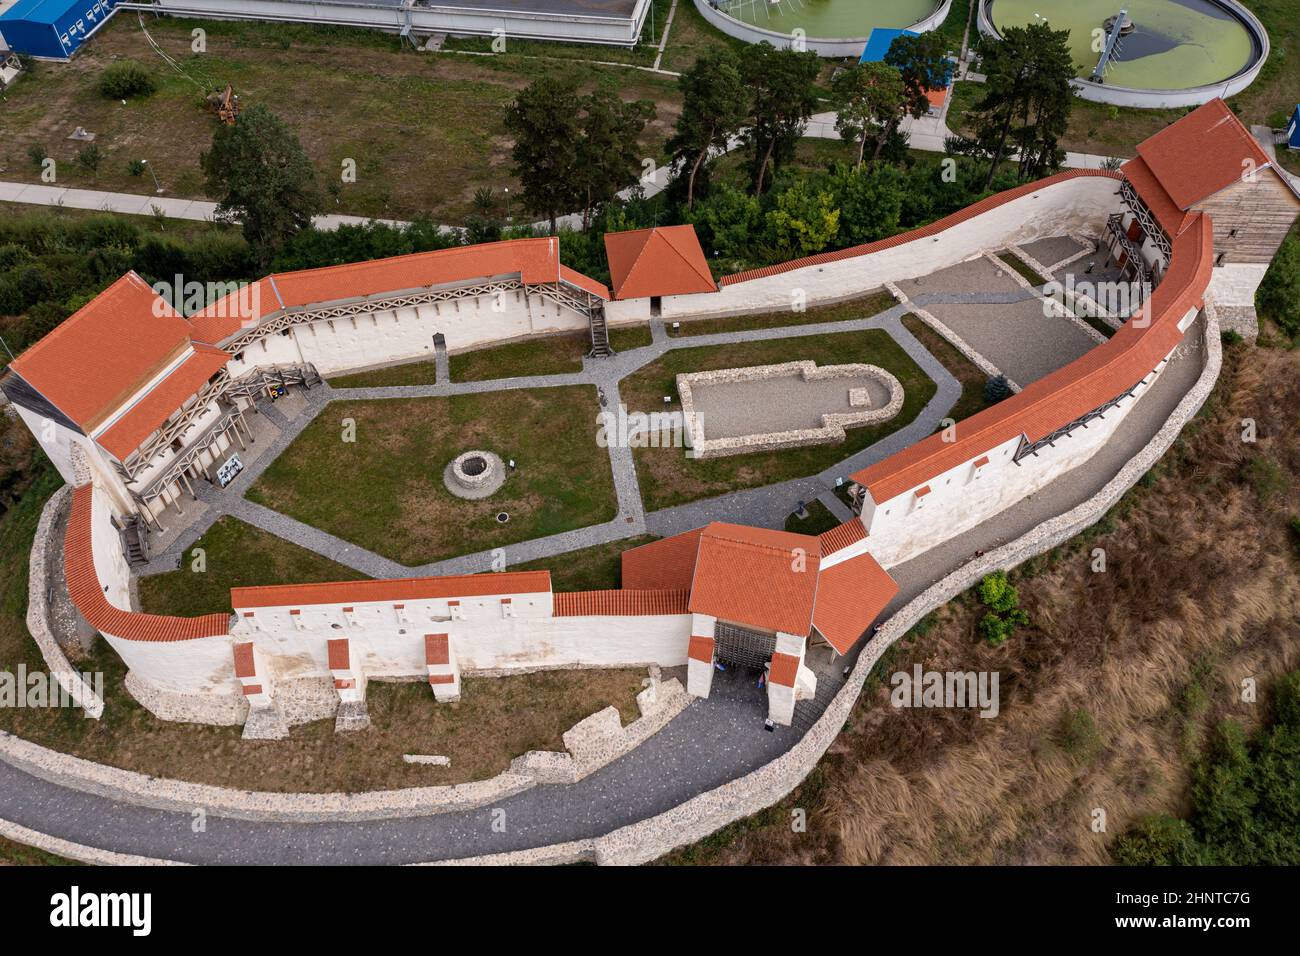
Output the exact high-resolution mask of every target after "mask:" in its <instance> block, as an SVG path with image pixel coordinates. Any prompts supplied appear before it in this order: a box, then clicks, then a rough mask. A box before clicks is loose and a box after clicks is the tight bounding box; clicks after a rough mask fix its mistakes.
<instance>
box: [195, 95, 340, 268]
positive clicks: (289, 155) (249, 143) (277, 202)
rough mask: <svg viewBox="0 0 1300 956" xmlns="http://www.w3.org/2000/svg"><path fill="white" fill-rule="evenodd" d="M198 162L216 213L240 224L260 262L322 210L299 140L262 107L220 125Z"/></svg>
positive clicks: (312, 172) (319, 197)
mask: <svg viewBox="0 0 1300 956" xmlns="http://www.w3.org/2000/svg"><path fill="white" fill-rule="evenodd" d="M199 163H200V166H201V167H202V169H203V173H204V175H205V177H206V179H205V183H204V188H205V190H206V192H207V194H208V195H209V196H211V197H212V198H213V199H216V200H217V217H218V218H219V219H223V220H225V221H228V222H229V221H235V220H238V221H239V222H241V223H242V225H243V231H244V238H245V239H247V240H248V245H249V248H250V249H251V250H252V252H253V255H254V257H255V259H256V260H257V262H258V264H259V265H261V266H265V265H267V264H268V263H269V262H270V261H271V258H272V257H273V256H274V255H275V253H276V252H277V251H278V250H279V249H280V248H281V247H282V246H283V245H284V243H285V242H287V241H288V240H289V239H290V238H292V237H293V236H294V235H295V234H296V233H297V232H298V231H300V230H302V229H306V228H307V227H308V226H310V225H311V221H312V217H313V216H315V215H316V214H317V213H318V212H320V210H321V206H322V199H321V194H320V192H319V190H318V189H317V188H316V174H315V171H314V170H313V169H312V165H311V161H310V160H309V159H308V158H307V153H306V151H305V150H304V149H303V148H302V143H300V142H299V141H298V137H297V136H295V135H294V134H293V131H292V130H290V129H289V127H288V126H287V125H285V123H284V121H283V120H281V119H280V117H278V116H276V115H275V114H274V113H272V112H271V111H270V110H269V109H267V108H266V107H265V106H261V105H258V106H254V107H252V108H250V109H248V110H245V111H244V112H243V113H241V114H240V116H239V122H238V123H236V124H235V125H234V126H226V125H224V124H222V125H219V126H218V127H217V131H216V133H215V134H213V137H212V148H211V149H210V150H208V151H207V152H206V153H203V154H202V155H201V156H200V157H199Z"/></svg>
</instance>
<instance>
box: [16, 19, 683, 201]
mask: <svg viewBox="0 0 1300 956" xmlns="http://www.w3.org/2000/svg"><path fill="white" fill-rule="evenodd" d="M147 23H148V28H149V32H150V33H151V34H152V35H153V37H154V38H155V39H156V40H157V41H158V43H159V45H160V46H161V47H162V48H163V49H164V50H165V51H166V52H167V53H168V54H169V55H171V56H173V57H175V58H176V59H177V60H178V61H179V62H180V63H181V64H182V66H184V68H185V69H186V70H187V71H188V73H189V74H190V75H191V76H192V77H193V80H194V82H191V79H187V78H186V77H183V76H180V75H178V74H176V73H174V72H171V71H170V70H168V69H167V67H166V66H165V65H164V64H163V63H162V61H161V60H160V59H159V57H158V56H157V54H155V53H154V52H153V51H152V50H151V49H150V47H149V45H148V42H147V41H146V39H145V37H144V36H143V35H142V33H141V32H140V28H139V25H138V23H137V21H136V18H135V17H134V16H121V17H116V18H115V19H114V20H113V21H111V22H110V23H109V24H108V25H107V26H105V27H104V29H102V30H100V31H99V33H97V34H96V36H95V38H94V41H93V42H91V43H88V44H87V45H86V47H85V49H83V50H82V51H81V52H80V53H79V54H78V55H77V57H76V58H75V59H74V60H72V61H71V62H70V63H66V64H61V63H36V64H35V65H34V68H33V70H32V71H31V73H30V75H28V76H26V77H24V78H23V81H22V82H21V83H18V84H16V85H15V86H14V88H13V89H12V90H11V91H10V92H9V93H8V96H7V102H6V103H5V104H4V109H3V110H0V176H2V177H3V178H4V179H6V180H20V181H23V182H37V181H38V179H39V174H40V169H39V167H38V166H36V165H35V164H33V163H32V162H31V160H30V159H29V158H28V150H29V148H31V147H34V146H42V147H44V148H45V149H46V150H48V151H49V155H51V156H52V157H53V158H54V159H55V160H56V161H57V162H58V167H57V172H58V183H59V184H60V185H67V186H74V187H78V188H85V189H103V190H112V191H120V192H129V193H140V194H145V193H149V192H151V191H152V185H153V184H152V181H151V180H150V179H149V177H148V176H147V175H145V176H143V177H138V176H131V175H130V173H129V172H128V168H127V167H128V163H129V162H130V161H132V160H137V159H148V160H149V164H150V165H151V166H152V167H153V168H154V170H155V171H156V172H157V175H158V177H159V179H160V180H161V182H162V185H163V187H164V188H165V189H166V193H165V194H164V195H166V196H169V197H190V198H200V197H203V190H202V185H203V184H202V174H201V172H200V169H199V154H200V152H202V151H203V150H205V149H207V148H208V145H209V143H210V142H211V139H212V134H213V131H214V130H215V129H216V125H217V124H216V120H215V118H214V117H213V116H211V115H210V114H208V113H207V112H206V111H205V109H204V107H203V103H202V100H203V93H204V92H205V90H204V89H203V88H204V87H206V86H208V85H221V86H224V85H225V84H226V83H231V84H233V85H234V88H235V91H236V92H237V93H239V95H240V97H241V99H242V102H243V104H244V105H245V107H249V106H253V105H255V104H259V103H261V104H266V105H268V106H270V107H271V108H272V109H274V110H275V111H276V112H277V113H278V114H279V115H280V116H281V117H282V118H283V119H284V120H285V121H286V122H287V123H288V124H289V125H290V126H291V127H292V128H293V129H294V131H295V132H296V133H297V134H298V136H299V138H300V139H301V140H302V142H303V145H304V147H305V148H306V150H307V154H308V155H309V156H310V157H311V158H312V160H313V162H314V163H315V164H316V168H317V172H318V173H319V176H320V183H321V185H322V186H324V185H326V184H329V183H332V182H333V183H338V182H339V181H340V173H341V170H342V163H343V162H344V160H347V159H352V160H354V161H355V162H356V167H357V180H356V182H355V183H350V184H344V185H342V192H341V193H340V194H339V196H338V203H337V205H333V206H332V208H331V209H330V210H328V211H332V212H337V213H345V214H353V215H364V216H377V217H385V218H397V219H413V218H417V217H420V216H427V217H431V218H433V219H434V220H435V221H439V222H449V223H457V222H460V221H461V220H462V219H463V218H464V217H465V216H466V215H467V214H468V213H469V212H470V211H471V209H472V206H471V199H472V197H473V195H474V191H475V190H476V189H478V188H480V187H490V188H492V189H494V190H496V191H497V192H498V195H500V190H501V189H502V188H504V187H509V188H510V190H511V191H512V192H516V191H517V188H518V186H517V183H516V181H515V179H514V177H513V176H512V175H511V174H510V165H511V160H510V146H511V142H510V139H509V137H508V136H507V135H506V132H505V128H504V126H503V124H502V116H503V110H504V108H505V106H506V104H507V103H508V102H510V101H511V100H512V99H513V98H514V96H515V94H516V92H517V91H518V90H520V89H522V88H523V87H524V86H526V85H527V84H528V83H530V82H531V81H532V80H534V79H536V78H537V77H540V76H543V75H550V76H558V77H560V78H572V79H574V80H576V81H577V82H578V83H579V85H580V87H581V88H582V89H583V90H585V91H590V90H592V89H594V88H596V87H604V88H608V89H611V90H614V91H616V92H617V93H618V94H619V95H620V96H622V97H623V98H624V99H629V100H631V99H647V100H654V101H655V102H656V103H657V104H658V116H657V118H656V119H655V120H654V121H653V122H652V123H651V124H649V125H648V126H647V128H646V131H645V134H644V136H643V141H642V147H643V148H644V149H645V150H646V153H645V155H647V156H658V155H659V154H660V152H661V151H662V144H663V142H664V140H665V139H666V138H667V136H668V135H669V134H670V132H671V128H672V126H673V124H674V123H675V122H676V115H677V112H678V110H679V104H680V97H679V95H678V93H677V87H676V83H675V81H674V79H673V78H672V77H667V76H659V75H656V74H653V73H648V72H645V71H641V70H631V69H628V68H626V67H602V66H595V65H590V64H585V63H578V62H576V61H566V60H562V59H561V60H533V59H526V58H524V57H518V56H513V57H479V56H464V55H458V54H423V53H417V52H415V51H414V50H412V49H411V48H410V47H409V45H408V46H406V47H405V48H404V47H403V46H402V44H403V42H404V41H402V40H400V39H399V38H398V37H396V36H392V35H389V34H384V33H380V32H377V31H367V30H345V29H338V28H334V29H331V28H317V27H310V26H306V25H302V26H297V25H293V24H283V23H275V24H271V23H267V24H257V23H236V22H220V21H202V20H190V19H185V20H170V19H150V20H148V21H147ZM196 27H201V28H202V29H204V30H206V31H207V53H205V54H203V55H196V54H194V53H192V52H191V49H190V44H191V36H190V33H191V31H192V30H193V29H195V28H196ZM593 49H594V48H593ZM115 59H128V60H135V61H137V62H139V63H141V64H143V65H144V66H145V67H146V68H148V69H149V70H150V71H151V72H152V73H153V74H154V75H155V76H156V77H157V79H158V90H157V92H155V93H154V94H153V95H151V96H149V97H146V98H144V99H137V100H131V101H129V102H128V103H127V105H126V106H123V105H122V104H121V103H120V102H119V101H116V100H107V99H105V98H104V97H102V96H101V95H100V94H99V92H98V90H97V88H96V84H97V81H98V78H99V75H100V74H101V73H102V72H103V70H104V68H105V67H106V66H107V65H108V64H109V63H110V62H112V61H114V60H115ZM344 64H346V66H345V67H344V66H343V65H344ZM74 126H84V127H85V128H86V129H88V130H91V131H92V132H95V133H96V134H98V138H97V139H96V141H95V142H96V145H97V146H98V147H99V148H100V150H101V151H102V152H103V154H104V158H103V161H102V163H101V164H100V166H99V169H98V171H97V172H94V173H92V172H90V171H87V170H85V169H82V168H81V167H79V166H78V165H77V163H76V162H75V157H76V154H77V152H78V148H79V145H78V144H76V143H73V142H69V141H68V140H67V136H68V135H69V134H70V133H71V132H72V129H73V127H74ZM513 212H514V215H515V217H516V218H517V219H523V218H532V217H531V216H527V214H526V213H524V212H523V211H522V210H521V209H519V208H518V205H517V204H516V208H515V209H514V210H513Z"/></svg>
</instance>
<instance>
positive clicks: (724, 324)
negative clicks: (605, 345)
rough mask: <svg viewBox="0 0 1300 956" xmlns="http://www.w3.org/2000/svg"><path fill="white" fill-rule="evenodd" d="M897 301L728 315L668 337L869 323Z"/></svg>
mask: <svg viewBox="0 0 1300 956" xmlns="http://www.w3.org/2000/svg"><path fill="white" fill-rule="evenodd" d="M895 304H896V303H895V302H894V297H893V296H892V295H890V294H889V293H888V292H885V291H883V290H881V291H877V292H870V293H868V294H867V295H864V296H862V297H861V298H858V299H852V300H850V301H848V302H840V303H838V304H836V305H826V306H821V307H819V308H816V309H807V310H805V311H803V312H794V311H786V312H764V313H762V314H760V315H729V316H724V317H722V318H718V319H696V320H693V321H690V322H683V323H682V325H681V328H680V329H678V330H677V331H675V332H674V331H673V330H672V326H671V325H670V326H669V331H668V334H669V335H673V336H690V335H712V334H714V333H715V332H741V331H747V330H751V329H773V328H779V327H781V326H787V325H815V324H817V323H818V322H847V321H850V320H852V319H869V318H871V316H873V315H879V314H880V313H881V312H884V311H886V310H887V309H891V308H893V307H894V305H895Z"/></svg>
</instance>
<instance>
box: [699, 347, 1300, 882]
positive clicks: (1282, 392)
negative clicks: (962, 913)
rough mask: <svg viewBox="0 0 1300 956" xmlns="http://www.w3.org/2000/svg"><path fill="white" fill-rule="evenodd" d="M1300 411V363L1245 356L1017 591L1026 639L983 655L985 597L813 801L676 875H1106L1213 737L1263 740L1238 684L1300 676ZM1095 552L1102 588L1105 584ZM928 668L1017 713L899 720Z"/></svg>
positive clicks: (862, 729)
mask: <svg viewBox="0 0 1300 956" xmlns="http://www.w3.org/2000/svg"><path fill="white" fill-rule="evenodd" d="M1298 401H1300V355H1297V354H1295V353H1284V352H1268V351H1262V350H1246V349H1244V348H1242V347H1234V348H1232V349H1230V350H1228V353H1227V355H1226V356H1225V364H1224V371H1223V375H1222V377H1221V379H1220V382H1219V386H1218V388H1217V389H1216V391H1215V393H1214V395H1213V396H1212V397H1211V399H1210V402H1209V403H1208V404H1207V406H1206V408H1205V409H1204V410H1203V412H1202V414H1201V415H1200V416H1199V417H1198V419H1197V420H1195V421H1194V422H1193V423H1192V424H1191V425H1190V426H1189V427H1188V428H1187V429H1186V430H1185V431H1184V433H1183V436H1182V437H1181V439H1180V440H1179V442H1178V443H1177V445H1175V447H1174V448H1173V449H1171V451H1170V452H1169V454H1167V455H1166V456H1165V459H1164V460H1163V461H1162V462H1161V463H1160V464H1159V465H1158V466H1157V468H1156V469H1155V470H1154V471H1153V472H1152V474H1151V475H1149V476H1148V477H1147V478H1146V479H1144V481H1143V482H1142V483H1141V484H1140V485H1139V486H1138V487H1137V488H1135V489H1134V490H1133V491H1132V492H1130V494H1129V495H1128V496H1127V497H1126V498H1125V499H1124V500H1123V501H1122V502H1121V503H1120V504H1119V505H1118V506H1117V507H1116V508H1115V509H1114V510H1113V511H1112V512H1111V514H1109V515H1108V516H1107V517H1106V519H1105V520H1104V521H1103V522H1102V523H1101V524H1099V525H1098V526H1097V527H1096V528H1094V529H1091V530H1090V531H1088V532H1086V533H1085V534H1084V535H1081V536H1080V537H1079V538H1076V539H1075V540H1074V541H1071V542H1069V543H1067V544H1066V545H1064V546H1062V547H1061V548H1059V549H1057V550H1056V551H1055V552H1053V553H1052V554H1050V555H1044V556H1043V557H1041V558H1038V559H1036V560H1034V561H1032V562H1030V563H1029V564H1027V565H1025V566H1023V567H1021V568H1020V569H1018V570H1017V571H1016V572H1014V573H1013V575H1012V578H1013V580H1014V582H1015V583H1016V584H1017V586H1018V587H1019V589H1020V594H1021V598H1022V604H1023V606H1024V607H1025V608H1026V609H1027V610H1028V611H1029V614H1030V617H1031V620H1032V622H1033V623H1032V625H1031V626H1030V627H1029V628H1026V629H1022V630H1021V631H1020V632H1019V633H1017V634H1016V635H1015V636H1014V637H1013V638H1012V639H1011V640H1010V641H1009V642H1008V643H1007V644H1006V645H1005V646H1004V647H1002V648H1000V649H997V650H994V649H991V648H988V647H987V646H984V645H983V644H981V643H979V642H978V639H977V633H976V630H975V625H976V621H977V620H978V617H979V614H980V610H981V609H980V608H979V607H978V605H977V602H976V601H975V599H974V598H973V596H971V595H967V596H964V597H963V598H961V599H958V600H957V601H954V602H952V603H951V604H950V605H948V606H946V607H944V608H941V609H940V610H939V611H937V612H936V613H935V614H934V615H933V616H932V617H931V618H930V619H927V621H926V622H923V625H922V626H920V627H918V628H917V629H916V630H915V631H914V632H913V634H912V635H911V637H910V639H909V640H908V641H907V643H906V644H905V645H900V646H897V647H896V648H895V649H894V651H893V652H892V653H891V654H890V655H889V656H888V657H887V659H886V660H884V661H882V663H881V665H880V666H879V667H878V669H877V674H876V675H873V680H872V681H871V682H870V683H869V684H868V686H867V690H866V691H865V693H864V699H863V700H862V701H861V703H860V704H859V706H858V707H857V709H856V710H855V711H854V713H853V715H852V717H851V719H850V721H849V724H848V726H847V727H846V729H845V731H844V733H843V734H842V735H841V736H840V738H839V739H838V740H837V741H836V743H835V745H834V746H833V748H832V750H831V752H830V753H829V754H828V756H827V757H826V759H825V760H824V761H823V762H822V764H821V765H820V766H819V768H818V771H817V772H816V773H815V774H814V776H813V777H812V778H810V782H809V783H806V784H805V785H804V786H803V787H802V788H801V789H800V791H796V793H795V794H793V795H792V796H791V798H790V799H789V800H787V801H785V802H784V803H783V804H782V805H781V806H780V807H779V808H775V809H773V810H770V811H768V812H766V813H764V814H760V815H758V817H756V818H752V819H751V820H748V821H742V823H741V824H738V825H736V826H735V827H733V828H730V829H729V831H724V833H723V834H719V835H715V837H714V838H711V839H710V840H709V841H706V843H705V844H701V845H699V846H697V847H694V848H691V849H690V850H688V851H686V852H684V853H682V854H678V855H677V856H676V857H675V859H677V860H679V861H688V862H695V861H700V860H708V861H711V862H726V863H756V862H782V863H814V862H816V863H858V864H876V863H889V864H921V863H932V864H933V863H938V864H970V863H986V864H988V863H991V864H1011V863H1020V864H1023V863H1031V864H1032V863H1036V864H1101V863H1107V862H1109V857H1108V853H1107V848H1108V846H1109V844H1110V843H1111V842H1112V840H1113V839H1114V837H1115V836H1116V835H1118V834H1120V833H1122V832H1124V830H1126V829H1127V828H1128V827H1129V826H1130V825H1131V824H1132V823H1133V821H1134V820H1135V819H1136V818H1137V817H1139V816H1141V815H1144V814H1148V813H1152V812H1155V811H1160V810H1164V811H1169V812H1173V813H1180V812H1182V811H1183V810H1184V809H1185V790H1186V784H1187V781H1188V771H1187V765H1188V761H1189V758H1192V757H1195V755H1196V754H1197V753H1198V752H1199V749H1200V746H1201V742H1202V739H1203V736H1204V733H1205V731H1206V730H1207V729H1208V728H1210V727H1211V726H1212V725H1214V724H1215V723H1217V722H1218V721H1219V720H1221V719H1224V718H1227V717H1231V718H1233V719H1235V720H1237V721H1239V722H1241V723H1243V724H1245V725H1247V726H1248V727H1249V726H1253V725H1254V724H1255V723H1257V718H1256V714H1255V709H1256V708H1255V705H1248V704H1243V703H1241V702H1240V692H1239V687H1240V682H1241V681H1242V680H1243V679H1245V678H1247V677H1254V678H1255V679H1256V680H1257V681H1258V683H1259V685H1260V686H1261V687H1266V686H1267V685H1268V684H1269V683H1270V681H1271V680H1273V679H1274V678H1276V677H1277V676H1280V675H1281V674H1283V673H1284V672H1287V671H1289V670H1291V669H1293V668H1295V667H1296V666H1297V664H1298V663H1300V641H1298V640H1297V634H1298V633H1300V627H1298V626H1297V622H1300V576H1297V559H1296V551H1295V548H1294V545H1293V543H1292V542H1291V541H1290V540H1288V531H1287V522H1288V520H1289V519H1290V517H1291V516H1292V515H1295V514H1300V493H1298V489H1300V482H1297V480H1296V479H1297V476H1300V421H1297V418H1296V415H1295V408H1296V406H1297V402H1298ZM1243 419H1253V420H1254V421H1255V422H1256V423H1257V427H1258V441H1257V442H1256V443H1253V444H1251V443H1246V442H1243V441H1242V427H1243V425H1242V421H1243ZM1098 547H1100V548H1103V549H1105V552H1106V561H1107V565H1106V568H1107V569H1106V571H1105V572H1104V573H1094V572H1093V571H1092V568H1091V563H1092V559H1093V557H1092V556H1093V549H1094V548H1098ZM914 662H919V663H921V664H922V665H923V666H924V667H925V668H927V669H936V670H997V671H999V672H1000V674H1001V701H1002V712H1001V714H1000V715H999V716H998V717H996V718H993V719H989V720H981V719H979V718H978V717H977V716H976V715H975V712H974V711H969V710H963V711H957V710H895V709H892V708H891V707H890V706H889V701H888V691H889V687H888V675H889V674H890V673H892V672H893V671H895V670H901V669H910V667H911V665H912V664H913V663H914ZM882 675H883V677H882ZM1080 712H1082V715H1080ZM1261 716H1262V715H1261ZM794 806H803V807H806V808H808V812H809V826H808V832H807V833H806V834H794V833H791V832H790V828H789V826H788V820H789V815H788V810H789V808H790V807H794ZM1094 808H1101V809H1103V810H1104V811H1105V813H1106V817H1107V828H1106V832H1105V833H1094V832H1093V831H1092V829H1091V823H1092V811H1093V810H1094Z"/></svg>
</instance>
